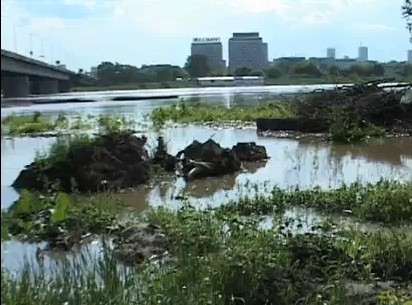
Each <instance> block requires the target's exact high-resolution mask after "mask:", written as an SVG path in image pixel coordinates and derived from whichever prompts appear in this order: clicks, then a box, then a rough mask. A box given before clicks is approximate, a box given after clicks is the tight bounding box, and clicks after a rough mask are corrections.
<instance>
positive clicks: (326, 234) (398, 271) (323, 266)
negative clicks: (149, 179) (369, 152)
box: [2, 206, 412, 305]
mask: <svg viewBox="0 0 412 305" xmlns="http://www.w3.org/2000/svg"><path fill="white" fill-rule="evenodd" d="M145 219H146V221H149V222H151V223H156V224H158V225H160V226H161V227H162V228H163V229H164V232H165V234H166V236H167V243H168V245H167V246H168V249H169V251H170V255H171V256H172V257H174V259H175V263H173V262H171V263H160V264H154V263H151V262H146V263H145V264H144V265H143V266H139V267H131V268H129V269H125V268H124V266H122V265H119V264H118V263H117V262H116V260H115V259H114V258H113V257H112V255H111V253H110V250H109V249H106V251H105V252H104V254H103V256H102V257H101V258H97V259H94V260H92V261H90V260H88V259H85V258H82V259H80V260H78V261H77V262H75V263H73V264H69V263H66V264H62V265H58V266H54V267H53V268H52V272H51V274H49V275H46V274H45V273H43V272H44V271H42V270H40V271H35V270H34V268H32V267H31V266H30V265H26V266H25V267H24V268H23V272H22V273H21V274H20V275H17V276H12V275H11V274H8V273H7V272H5V271H2V301H3V302H4V303H5V304H8V305H9V304H22V305H24V304H32V303H33V300H35V302H36V303H38V304H45V305H48V304H85V305H88V304H116V305H117V304H118V305H123V304H183V305H184V304H279V305H283V304H285V305H286V304H299V303H300V302H303V304H319V305H320V304H359V303H360V300H359V299H356V298H349V297H348V296H347V292H348V291H347V289H346V288H345V287H344V284H345V283H347V282H351V281H355V282H363V283H368V282H369V281H373V280H374V279H375V278H376V277H378V278H380V279H382V280H389V279H395V278H396V279H398V281H400V283H402V282H403V283H406V282H407V281H408V279H410V275H409V271H410V268H409V267H410V266H411V265H412V236H411V234H410V232H408V231H407V230H402V229H398V230H394V231H392V232H388V233H380V232H375V233H367V234H364V233H359V232H356V231H353V230H344V231H331V230H330V229H328V228H330V227H331V226H324V227H323V229H322V231H321V232H319V233H317V234H312V233H308V234H304V235H294V234H289V233H288V232H281V231H279V230H278V228H274V229H271V230H261V229H259V227H258V222H257V221H254V220H253V219H250V220H247V219H244V218H241V217H238V216H236V215H234V214H231V213H227V214H226V215H225V217H220V216H218V215H216V214H215V213H214V211H213V210H206V211H197V210H195V209H194V208H192V207H190V206H186V207H184V208H182V209H181V210H179V211H170V210H167V209H165V208H160V209H152V210H150V211H149V212H148V213H147V214H146V215H145ZM399 285H400V288H399V289H398V290H391V291H389V292H387V293H385V292H381V296H380V300H381V301H382V302H383V301H385V299H384V296H386V295H388V298H391V299H394V298H396V299H398V300H399V302H398V303H381V304H404V302H406V300H408V299H410V298H411V297H412V296H411V295H410V292H409V296H408V295H407V294H408V291H407V289H406V286H402V285H403V284H399ZM325 287H328V288H327V289H325ZM402 287H403V288H402ZM402 295H403V297H402ZM367 297H370V296H367ZM365 298H366V297H365ZM402 298H403V300H402Z"/></svg>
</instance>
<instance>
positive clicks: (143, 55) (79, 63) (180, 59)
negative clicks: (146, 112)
mask: <svg viewBox="0 0 412 305" xmlns="http://www.w3.org/2000/svg"><path fill="white" fill-rule="evenodd" d="M294 3H296V2H294ZM1 4H2V19H1V20H2V35H1V36H2V48H6V49H9V50H12V51H15V49H16V48H17V51H18V52H19V53H21V54H24V55H29V51H30V50H33V51H34V57H36V58H38V57H39V56H40V55H44V56H45V59H46V60H47V61H50V60H51V59H55V60H57V59H58V60H60V61H61V62H62V63H63V64H66V65H67V66H68V68H72V69H77V68H83V69H88V68H89V67H90V66H94V65H97V64H99V63H100V62H101V61H112V62H120V63H127V64H132V65H136V66H141V65H142V64H162V63H170V64H174V65H179V66H182V65H183V64H184V62H185V60H186V57H187V56H188V55H190V43H191V41H192V38H193V37H220V38H221V41H222V45H223V58H224V59H225V60H226V61H227V60H228V39H229V38H230V37H231V35H232V33H233V32H259V33H260V35H261V37H263V38H264V40H265V42H267V43H268V46H269V47H268V49H269V51H268V58H269V61H270V60H271V59H273V58H277V57H284V56H304V57H307V58H308V57H324V56H325V50H326V48H328V47H331V48H335V49H336V58H343V57H344V56H345V55H347V56H349V57H351V58H356V57H357V50H358V47H359V46H360V45H365V46H368V47H369V58H370V59H372V60H378V61H382V62H387V61H390V60H397V61H406V60H407V56H406V55H407V50H408V49H411V44H410V42H409V40H408V38H409V33H408V31H407V30H406V29H405V21H404V20H403V19H402V18H401V11H400V7H401V5H402V1H401V0H395V1H394V0H373V1H372V0H335V1H325V0H297V4H298V5H295V6H294V7H292V5H291V1H287V0H255V1H251V0H233V1H231V2H230V4H229V3H227V2H225V1H220V0H203V1H200V0H199V1H188V0H176V2H174V4H173V5H171V4H170V3H169V2H167V1H162V0H136V1H132V0H118V1H104V2H98V1H95V0H81V1H80V0H56V1H49V0H40V1H36V2H35V4H34V2H33V1H22V0H21V1H13V0H2V2H1ZM159 8H161V9H159ZM142 11H144V12H145V14H144V15H143V14H142ZM189 11H190V13H191V14H188V12H189ZM216 12H219V14H216ZM218 15H223V16H224V18H221V17H219V16H218ZM16 46H17V47H16ZM42 49H43V52H41V51H42ZM42 53H43V54H42ZM53 57H54V58H53Z"/></svg>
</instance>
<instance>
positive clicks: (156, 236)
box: [113, 223, 167, 265]
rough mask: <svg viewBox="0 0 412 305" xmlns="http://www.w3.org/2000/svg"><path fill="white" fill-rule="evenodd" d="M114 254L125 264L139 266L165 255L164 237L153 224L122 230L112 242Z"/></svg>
mask: <svg viewBox="0 0 412 305" xmlns="http://www.w3.org/2000/svg"><path fill="white" fill-rule="evenodd" d="M114 243H115V247H114V250H113V251H114V254H115V255H116V257H117V258H118V259H119V260H120V261H122V262H124V263H126V264H130V265H133V264H141V263H143V262H144V261H146V260H151V259H156V258H161V257H163V256H164V255H166V254H167V252H166V237H165V234H164V233H163V231H162V230H161V229H160V228H159V227H158V226H156V225H153V224H147V223H143V224H139V225H135V226H132V227H129V228H126V229H124V230H123V231H122V232H120V233H119V236H118V238H116V239H115V240H114Z"/></svg>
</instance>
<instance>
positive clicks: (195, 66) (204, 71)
mask: <svg viewBox="0 0 412 305" xmlns="http://www.w3.org/2000/svg"><path fill="white" fill-rule="evenodd" d="M185 69H186V71H187V72H189V74H190V76H192V77H202V76H206V75H208V74H209V72H210V68H209V65H208V64H207V57H206V56H205V55H200V54H195V55H191V56H189V57H188V58H187V60H186V63H185Z"/></svg>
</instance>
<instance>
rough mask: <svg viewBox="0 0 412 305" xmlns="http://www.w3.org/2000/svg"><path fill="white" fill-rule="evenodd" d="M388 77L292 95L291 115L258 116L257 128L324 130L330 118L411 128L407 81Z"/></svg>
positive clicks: (391, 128) (403, 129) (393, 128)
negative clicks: (294, 109)
mask: <svg viewBox="0 0 412 305" xmlns="http://www.w3.org/2000/svg"><path fill="white" fill-rule="evenodd" d="M387 82H388V80H378V81H371V82H367V83H364V84H358V85H347V86H345V85H344V86H336V88H335V89H334V90H315V91H314V92H312V93H308V94H304V95H300V96H299V97H297V98H296V100H295V103H296V105H297V109H298V114H297V116H296V117H293V118H286V119H273V118H261V119H258V120H257V121H256V124H257V128H258V130H259V131H262V130H292V131H300V132H327V131H328V130H329V127H330V125H331V124H332V123H334V122H340V123H342V124H351V125H357V126H362V125H367V124H373V125H376V126H379V127H383V128H385V129H386V130H387V131H390V132H402V133H403V132H407V133H409V132H411V131H412V103H410V102H409V103H408V102H405V101H406V100H410V99H411V98H410V97H409V95H410V94H411V90H412V85H411V84H390V83H387Z"/></svg>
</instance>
